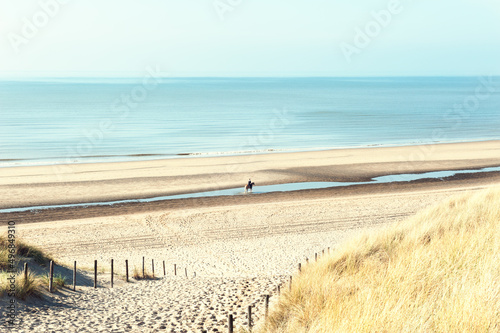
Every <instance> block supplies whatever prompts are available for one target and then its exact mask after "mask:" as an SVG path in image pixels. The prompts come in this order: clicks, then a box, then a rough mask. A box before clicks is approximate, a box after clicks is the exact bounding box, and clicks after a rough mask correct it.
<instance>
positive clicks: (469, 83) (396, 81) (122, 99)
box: [0, 77, 500, 167]
mask: <svg viewBox="0 0 500 333" xmlns="http://www.w3.org/2000/svg"><path fill="white" fill-rule="evenodd" d="M491 81H493V85H492V83H491ZM499 81H500V79H499V78H486V77H485V78H478V77H473V78H472V77H471V78H279V79H278V78H276V79H272V78H269V79H261V78H251V79H250V78H245V79H238V78H230V79H229V78H228V79H225V78H220V79H211V78H189V79H177V78H165V79H162V80H161V82H160V83H158V84H157V83H156V82H154V81H152V80H149V81H148V85H144V84H143V80H142V79H57V80H38V81H0V116H1V122H0V167H6V166H15V165H32V164H55V163H81V162H99V161H118V160H120V161H121V160H137V159H155V158H169V157H179V156H186V154H188V155H194V156H198V155H200V154H201V155H218V154H241V153H256V152H267V151H300V150H316V149H325V148H339V147H363V146H373V145H403V144H420V143H431V142H457V141H476V140H489V139H500V130H499V129H500V112H499V111H500V87H499V85H498V82H499Z"/></svg>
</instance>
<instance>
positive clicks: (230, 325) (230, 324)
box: [202, 248, 330, 333]
mask: <svg viewBox="0 0 500 333" xmlns="http://www.w3.org/2000/svg"><path fill="white" fill-rule="evenodd" d="M327 251H328V254H330V248H328V250H327ZM321 253H322V255H323V256H324V255H325V250H322V252H321ZM314 260H315V261H316V262H317V261H318V253H317V252H316V253H315V254H314ZM306 263H307V264H309V258H306ZM298 266H299V267H298V268H299V269H298V271H299V274H300V273H302V264H301V263H300V262H299V265H298ZM292 281H293V278H292V276H290V282H289V290H290V291H291V290H292ZM277 291H278V296H280V295H281V285H280V284H278V288H277ZM264 297H265V301H264V306H265V314H264V318H265V320H267V317H268V316H269V298H270V297H271V296H270V295H264ZM227 319H228V325H227V326H228V332H229V333H234V317H233V315H232V314H229V315H228V318H227ZM252 326H253V325H252V306H251V305H249V306H248V330H250V331H251V330H252ZM206 332H208V331H206V330H203V331H202V333H206Z"/></svg>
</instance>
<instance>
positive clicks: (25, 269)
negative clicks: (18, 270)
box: [24, 262, 28, 283]
mask: <svg viewBox="0 0 500 333" xmlns="http://www.w3.org/2000/svg"><path fill="white" fill-rule="evenodd" d="M27 282H28V263H27V262H25V263H24V283H27Z"/></svg>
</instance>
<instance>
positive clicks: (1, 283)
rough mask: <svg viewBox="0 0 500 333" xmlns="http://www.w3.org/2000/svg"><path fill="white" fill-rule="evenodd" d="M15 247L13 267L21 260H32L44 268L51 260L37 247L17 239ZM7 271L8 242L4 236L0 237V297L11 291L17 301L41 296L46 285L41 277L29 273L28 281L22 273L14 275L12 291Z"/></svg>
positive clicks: (9, 275)
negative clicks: (13, 292)
mask: <svg viewBox="0 0 500 333" xmlns="http://www.w3.org/2000/svg"><path fill="white" fill-rule="evenodd" d="M15 245H16V247H15V256H16V262H15V267H17V265H18V263H19V260H21V259H23V258H24V259H33V261H34V262H35V263H37V264H39V265H41V266H46V265H47V264H48V263H49V261H50V260H53V259H52V257H51V256H50V255H48V254H46V253H44V252H43V251H42V250H41V249H39V248H38V247H36V246H33V245H30V244H27V243H25V242H24V241H22V240H20V239H19V238H17V239H16V243H15ZM8 269H9V252H8V241H7V237H6V236H0V297H2V296H4V295H6V294H8V293H9V292H11V290H15V295H16V297H17V298H19V299H26V298H27V297H29V296H41V294H42V286H43V285H45V284H48V283H46V282H45V279H44V278H43V277H41V276H37V275H34V274H32V273H31V272H30V273H29V274H28V279H25V278H24V273H22V272H21V273H16V274H15V276H16V278H15V283H14V286H15V288H14V289H13V288H11V283H10V282H9V280H8V278H10V277H11V274H10V273H7V270H8Z"/></svg>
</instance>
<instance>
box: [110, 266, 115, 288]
mask: <svg viewBox="0 0 500 333" xmlns="http://www.w3.org/2000/svg"><path fill="white" fill-rule="evenodd" d="M113 268H114V267H113V259H111V288H113V282H114V281H113V275H114V274H113Z"/></svg>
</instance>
